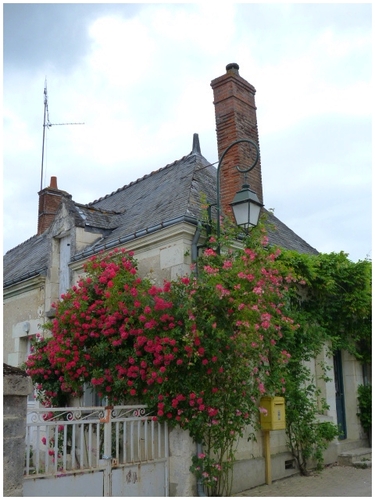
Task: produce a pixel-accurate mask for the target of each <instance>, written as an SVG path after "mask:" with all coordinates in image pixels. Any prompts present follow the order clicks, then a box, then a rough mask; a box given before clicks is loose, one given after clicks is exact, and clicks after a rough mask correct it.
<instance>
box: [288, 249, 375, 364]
mask: <svg viewBox="0 0 375 500" xmlns="http://www.w3.org/2000/svg"><path fill="white" fill-rule="evenodd" d="M280 260H282V261H283V263H284V264H285V266H286V268H287V269H288V270H289V271H290V270H293V272H294V274H295V275H296V276H297V277H298V283H299V284H298V286H295V287H293V289H292V290H291V291H290V293H291V297H290V299H291V307H293V308H294V309H295V312H296V314H298V317H299V322H300V323H301V324H304V325H307V327H308V328H309V327H311V325H314V328H318V329H319V330H320V332H321V335H322V337H325V338H326V339H329V340H330V341H331V342H332V350H333V351H335V350H338V349H345V350H347V351H349V352H350V353H351V354H353V355H354V356H355V357H356V358H357V359H358V360H359V361H361V362H362V363H368V362H371V333H372V280H371V273H372V264H371V261H369V260H364V261H359V262H357V263H354V262H352V261H350V260H349V259H348V257H347V254H345V253H344V252H340V253H330V254H319V255H304V254H298V253H297V252H292V251H285V252H283V253H282V256H281V259H280ZM301 285H302V286H301Z"/></svg>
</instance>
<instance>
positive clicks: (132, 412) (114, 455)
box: [25, 405, 168, 496]
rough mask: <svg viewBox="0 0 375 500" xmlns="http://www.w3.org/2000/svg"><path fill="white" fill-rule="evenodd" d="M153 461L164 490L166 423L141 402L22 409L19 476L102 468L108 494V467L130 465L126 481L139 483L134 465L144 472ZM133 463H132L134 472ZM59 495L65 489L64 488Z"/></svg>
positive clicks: (47, 475) (139, 473)
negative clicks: (22, 467)
mask: <svg viewBox="0 0 375 500" xmlns="http://www.w3.org/2000/svg"><path fill="white" fill-rule="evenodd" d="M157 462H158V463H159V466H158V474H159V475H160V473H162V475H163V488H164V495H166V494H167V490H168V429H167V426H166V425H161V424H160V423H158V422H156V421H155V419H154V418H153V417H152V415H149V414H148V413H147V407H146V406H144V405H138V406H115V407H84V408H83V407H82V408H81V407H74V408H51V409H45V408H43V409H32V410H31V409H29V410H28V417H27V429H26V454H25V479H33V480H35V479H42V478H43V479H47V478H51V477H54V478H59V477H66V476H67V475H69V474H75V475H76V474H77V473H85V472H91V473H93V472H95V471H102V472H103V495H102V496H111V491H112V490H113V488H114V485H113V484H109V482H108V478H110V481H112V476H115V475H114V474H112V472H113V470H114V469H120V468H121V467H122V468H124V467H128V468H129V466H133V472H131V470H130V469H129V470H128V472H127V476H126V481H127V482H128V483H141V482H142V470H141V468H140V465H141V464H148V469H147V474H148V476H149V475H150V464H153V463H157ZM160 463H162V465H163V467H160ZM134 465H137V467H138V468H137V472H134V470H135V469H134ZM160 471H162V472H160ZM123 472H124V471H123ZM129 474H130V476H129ZM134 474H135V476H134ZM129 478H130V480H129ZM34 482H35V481H34ZM89 482H90V478H89V477H88V483H89ZM159 483H160V480H159ZM25 484H26V483H25ZM40 484H42V483H40ZM43 484H44V483H43ZM55 484H56V482H55ZM139 486H140V485H139V484H138V489H139ZM119 487H120V489H121V488H122V486H121V485H120V486H116V487H115V489H117V490H118V489H119ZM88 491H89V488H88ZM143 495H144V496H147V491H146V492H144V491H143ZM159 495H160V493H159ZM41 496H42V495H41ZM54 496H59V495H58V494H56V495H54ZM61 496H69V495H67V494H66V491H65V493H64V494H62V495H61ZM85 496H89V495H85ZM125 496H127V495H125ZM151 496H152V495H151Z"/></svg>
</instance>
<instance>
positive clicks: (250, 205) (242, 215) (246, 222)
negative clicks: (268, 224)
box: [216, 139, 263, 253]
mask: <svg viewBox="0 0 375 500" xmlns="http://www.w3.org/2000/svg"><path fill="white" fill-rule="evenodd" d="M240 142H246V143H248V144H249V145H250V146H252V147H254V149H255V153H256V158H255V160H254V162H253V164H252V165H251V166H250V167H249V168H245V169H241V168H240V167H239V166H236V168H237V170H238V171H239V172H241V173H247V172H250V170H252V169H253V168H254V167H255V165H256V163H257V161H258V158H259V150H258V146H257V145H256V144H255V142H253V141H252V140H250V139H238V140H237V141H234V142H232V144H230V145H229V146H228V147H227V148H226V150H225V151H224V153H223V154H222V155H221V158H220V161H219V165H218V167H217V180H216V199H217V237H218V239H219V238H220V213H221V203H220V169H221V165H222V163H223V159H224V156H225V155H226V154H227V152H228V151H229V150H230V149H231V148H232V147H233V146H235V145H236V144H239V143H240ZM230 205H231V207H232V210H233V215H234V218H235V220H236V224H237V226H240V227H243V228H244V230H245V231H248V230H249V229H251V228H252V227H254V226H256V225H257V224H258V221H259V215H260V209H261V208H262V207H263V205H262V203H261V202H260V201H259V198H258V196H257V195H256V193H255V192H254V191H252V190H251V189H250V186H249V184H247V183H245V184H243V186H242V189H241V190H240V191H238V192H237V193H236V195H235V197H234V199H233V201H232V203H231V204H230ZM219 253H220V247H219Z"/></svg>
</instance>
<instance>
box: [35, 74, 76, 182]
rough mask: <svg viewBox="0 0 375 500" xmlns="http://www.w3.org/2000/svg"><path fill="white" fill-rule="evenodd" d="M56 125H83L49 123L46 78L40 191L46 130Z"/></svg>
mask: <svg viewBox="0 0 375 500" xmlns="http://www.w3.org/2000/svg"><path fill="white" fill-rule="evenodd" d="M58 125H84V123H51V122H50V120H49V111H48V95H47V78H46V79H45V81H44V119H43V143H42V166H41V172H40V190H42V189H43V169H44V146H45V139H46V129H47V128H48V129H49V128H51V127H55V126H58Z"/></svg>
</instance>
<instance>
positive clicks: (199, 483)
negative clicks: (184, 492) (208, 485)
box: [197, 443, 207, 497]
mask: <svg viewBox="0 0 375 500" xmlns="http://www.w3.org/2000/svg"><path fill="white" fill-rule="evenodd" d="M201 453H202V443H197V456H198V455H200V454H201ZM197 493H198V496H199V497H206V496H207V495H206V493H205V492H204V488H203V484H202V479H201V478H200V479H198V480H197Z"/></svg>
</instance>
